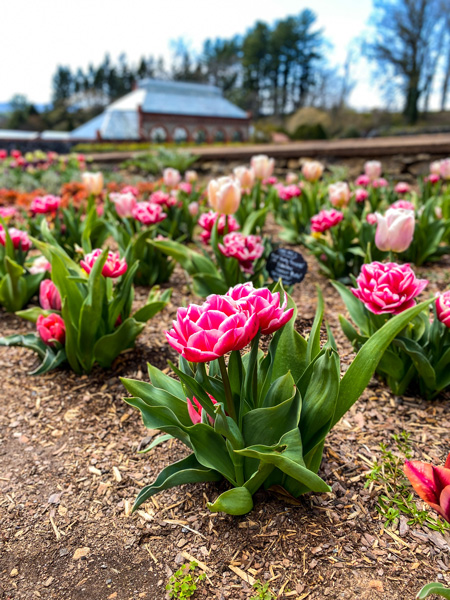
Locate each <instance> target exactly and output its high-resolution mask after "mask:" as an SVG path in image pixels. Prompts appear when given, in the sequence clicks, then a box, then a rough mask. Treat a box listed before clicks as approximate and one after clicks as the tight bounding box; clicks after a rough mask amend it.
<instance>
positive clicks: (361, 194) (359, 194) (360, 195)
mask: <svg viewBox="0 0 450 600" xmlns="http://www.w3.org/2000/svg"><path fill="white" fill-rule="evenodd" d="M368 197H369V192H368V191H367V190H364V189H362V188H358V189H357V190H355V200H356V202H358V203H359V202H365V201H366V200H367V198H368Z"/></svg>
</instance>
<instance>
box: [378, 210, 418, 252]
mask: <svg viewBox="0 0 450 600" xmlns="http://www.w3.org/2000/svg"><path fill="white" fill-rule="evenodd" d="M377 222H378V226H377V231H376V233H375V244H376V246H377V248H378V249H379V250H382V251H383V252H389V251H391V252H404V251H405V250H407V249H408V248H409V246H410V245H411V242H412V240H413V237H414V228H415V225H416V222H415V217H414V211H412V210H409V209H405V208H388V209H387V211H386V213H385V214H384V215H380V214H379V213H377Z"/></svg>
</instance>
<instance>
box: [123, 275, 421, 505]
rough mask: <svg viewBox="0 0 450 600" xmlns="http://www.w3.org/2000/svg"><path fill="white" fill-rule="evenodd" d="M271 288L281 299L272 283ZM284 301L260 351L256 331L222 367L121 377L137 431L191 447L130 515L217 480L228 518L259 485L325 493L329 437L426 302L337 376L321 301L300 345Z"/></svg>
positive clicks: (184, 365)
mask: <svg viewBox="0 0 450 600" xmlns="http://www.w3.org/2000/svg"><path fill="white" fill-rule="evenodd" d="M277 290H279V291H280V292H281V294H282V296H284V293H285V292H284V291H283V289H282V287H281V285H280V284H277V286H276V287H275V291H277ZM288 303H289V307H293V308H294V314H293V316H292V318H291V320H290V321H289V322H288V323H287V324H286V325H285V326H284V327H283V328H282V329H280V330H279V331H277V332H276V333H275V334H274V335H273V338H272V340H271V342H270V345H269V348H268V351H267V354H266V355H264V353H263V352H261V351H260V350H259V335H257V336H256V337H255V338H254V339H253V340H252V342H251V350H250V352H248V353H247V354H245V355H244V356H241V354H240V352H238V351H233V352H231V355H230V358H229V361H228V366H226V365H225V361H224V358H223V357H221V358H219V359H218V360H217V361H213V362H211V363H210V365H209V369H207V367H206V365H205V364H204V363H188V362H187V361H186V360H185V359H183V358H180V362H179V366H178V367H176V366H175V365H173V364H172V363H170V366H171V368H172V370H173V371H174V372H175V374H176V375H177V376H178V378H179V381H176V380H174V379H173V378H171V377H169V376H168V375H165V374H164V373H162V372H161V371H159V370H158V369H156V368H155V367H150V366H149V375H150V383H145V382H142V381H135V380H130V379H122V382H123V384H124V386H125V387H126V389H127V391H128V392H129V393H130V394H131V396H132V397H130V398H125V401H126V402H127V403H128V404H130V405H131V406H134V407H135V408H137V409H138V410H139V411H140V412H141V415H142V418H143V422H144V425H145V426H146V427H147V428H150V429H159V430H160V431H162V432H164V433H165V434H168V435H171V436H173V437H175V438H177V439H179V440H180V441H182V442H183V443H184V444H185V445H186V446H187V447H188V448H189V449H190V450H191V454H189V455H188V456H187V457H186V458H185V459H183V460H181V461H178V462H177V463H174V464H172V465H170V466H168V467H166V468H165V469H163V471H161V473H160V474H159V476H158V477H157V479H156V480H155V481H154V482H153V484H151V485H149V486H146V487H144V488H143V489H142V490H141V492H140V494H139V496H138V498H137V499H136V502H135V505H134V509H136V508H137V507H139V505H140V504H142V502H144V501H145V500H147V499H148V498H149V497H150V496H152V495H153V494H156V493H157V492H159V491H161V490H164V489H168V488H170V487H173V486H176V485H180V484H184V483H193V482H199V481H217V480H218V479H220V478H225V479H226V480H227V481H228V482H229V483H230V484H231V489H228V490H227V491H225V492H224V493H222V494H221V495H220V496H219V497H218V498H217V499H216V500H215V501H214V502H212V503H209V504H208V508H209V509H210V510H211V511H213V512H216V511H223V512H226V513H228V514H233V515H240V514H245V513H247V512H249V511H250V510H251V509H252V507H253V500H252V496H253V494H254V493H255V492H256V491H257V490H258V489H259V488H260V487H261V486H263V487H264V488H270V487H271V486H273V485H278V486H281V487H283V488H284V489H285V490H286V491H287V492H288V493H290V494H291V495H293V496H296V497H297V496H299V495H301V494H303V493H306V492H310V491H314V492H321V493H323V492H326V491H329V487H328V485H327V484H326V483H325V481H323V480H322V479H321V478H320V477H319V476H318V475H317V472H318V470H319V467H320V463H321V460H322V453H323V445H324V441H325V438H326V436H327V435H328V432H329V431H330V430H331V428H332V427H333V426H334V425H335V424H336V423H337V422H338V421H339V420H340V419H341V417H342V416H343V415H344V414H345V413H346V412H347V410H349V408H350V407H351V406H352V405H353V404H354V403H355V402H356V401H357V399H358V398H359V397H360V395H361V393H362V392H363V390H364V389H365V387H366V386H367V384H368V382H369V380H370V378H371V376H372V374H373V372H374V370H375V368H376V365H377V363H378V360H379V359H380V357H381V356H382V355H383V353H384V351H385V350H386V348H387V346H388V345H389V344H390V342H391V341H392V339H393V338H394V337H395V335H397V334H398V332H399V331H401V330H402V329H403V328H404V327H405V326H406V324H407V323H408V322H409V320H410V319H412V318H414V316H416V315H417V314H418V313H419V312H420V311H421V310H423V308H424V305H423V304H422V305H418V306H416V307H413V308H411V309H409V310H408V311H406V312H404V313H402V314H400V315H398V316H396V317H395V318H394V319H392V320H391V321H389V322H388V323H387V324H386V325H385V326H384V327H383V328H382V329H380V330H379V331H377V332H376V333H375V334H374V335H373V336H372V337H371V338H370V340H368V341H367V343H366V344H365V345H364V346H363V347H362V348H361V350H360V351H359V353H358V355H357V357H356V358H355V360H354V361H353V363H352V365H351V366H350V367H349V369H348V370H347V371H346V373H345V375H344V377H343V378H342V379H340V361H339V356H338V354H337V351H336V349H335V345H334V341H333V340H332V339H330V340H329V341H328V342H327V343H326V344H325V346H323V347H321V346H320V324H321V322H322V318H323V309H324V306H323V301H322V300H321V299H320V300H319V302H318V307H317V313H316V318H315V321H314V324H313V327H312V330H311V334H310V336H309V338H308V340H305V339H304V338H303V337H302V336H301V335H300V334H299V333H298V332H297V331H296V330H295V327H294V325H295V316H296V309H295V305H294V303H293V301H292V300H291V299H290V298H289V297H288ZM210 395H211V396H212V397H213V398H215V399H216V400H217V404H213V403H212V402H211V400H210ZM193 396H195V397H196V399H197V400H198V402H199V403H200V405H201V407H202V410H203V411H204V412H203V416H204V417H205V418H203V417H202V421H201V422H200V423H197V424H195V425H193V424H192V421H191V419H190V416H189V413H188V408H187V401H186V399H187V398H192V397H193ZM209 417H211V419H212V423H211V422H210V420H209Z"/></svg>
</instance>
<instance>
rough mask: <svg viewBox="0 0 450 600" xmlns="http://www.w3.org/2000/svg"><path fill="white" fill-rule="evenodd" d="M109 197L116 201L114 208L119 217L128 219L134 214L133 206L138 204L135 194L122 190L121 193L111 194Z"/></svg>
mask: <svg viewBox="0 0 450 600" xmlns="http://www.w3.org/2000/svg"><path fill="white" fill-rule="evenodd" d="M109 199H110V200H111V202H113V203H114V208H115V209H116V213H117V214H118V215H119V217H122V219H126V218H128V217H131V216H132V215H133V208H134V207H135V206H136V204H137V201H136V197H135V195H134V194H132V193H131V192H124V191H123V190H122V192H121V193H120V194H114V193H113V194H110V195H109Z"/></svg>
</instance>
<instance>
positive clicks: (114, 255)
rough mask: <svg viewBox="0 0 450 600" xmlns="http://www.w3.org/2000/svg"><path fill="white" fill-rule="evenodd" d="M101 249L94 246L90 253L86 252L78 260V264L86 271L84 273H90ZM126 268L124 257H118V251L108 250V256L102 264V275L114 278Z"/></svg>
mask: <svg viewBox="0 0 450 600" xmlns="http://www.w3.org/2000/svg"><path fill="white" fill-rule="evenodd" d="M102 252H103V250H101V249H100V248H96V249H95V250H93V251H92V252H91V253H90V254H86V256H85V257H84V258H83V260H80V266H81V268H82V269H84V270H85V271H86V273H88V274H89V273H90V272H91V271H92V268H93V266H94V265H95V263H96V262H97V260H98V258H99V256H101V254H102ZM127 269H128V265H127V263H126V261H125V259H124V258H122V259H121V258H120V254H119V253H118V252H111V251H109V252H108V256H107V258H106V262H105V264H104V265H103V269H102V275H103V276H104V277H111V278H112V279H115V278H116V277H120V276H121V275H123V274H124V273H125V272H126V270H127Z"/></svg>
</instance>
